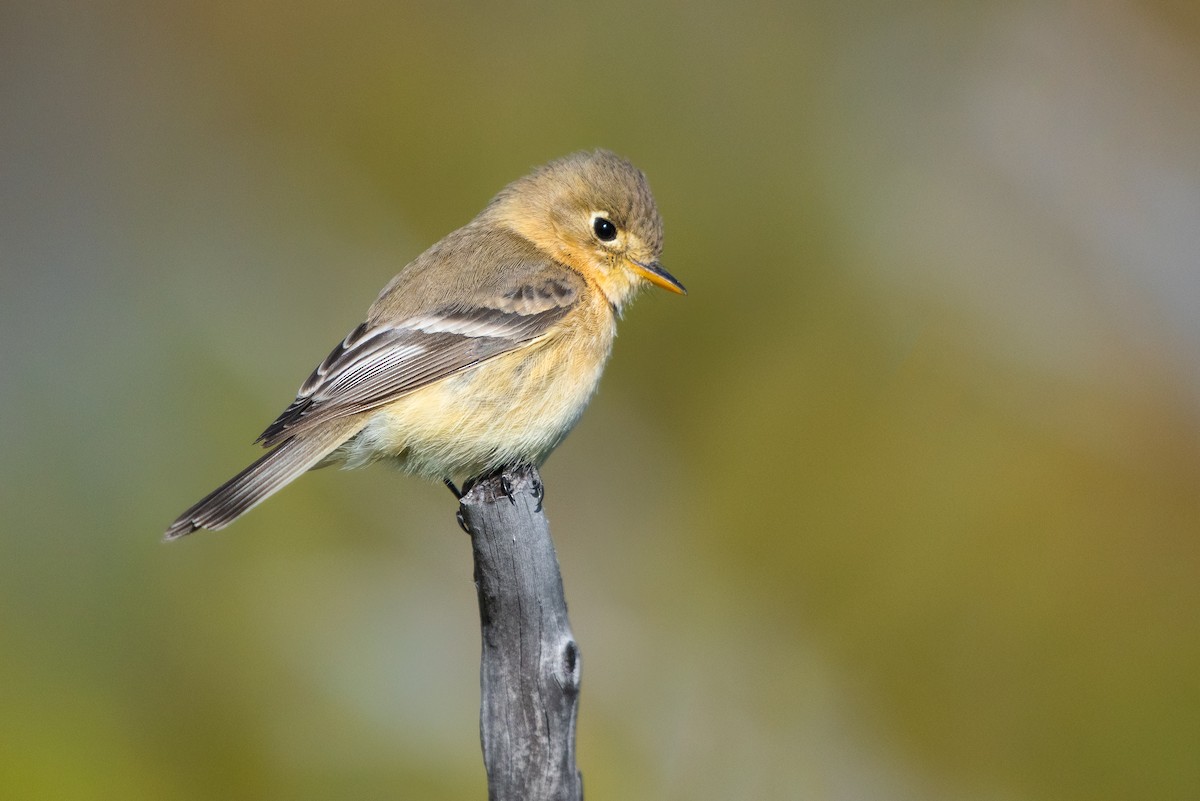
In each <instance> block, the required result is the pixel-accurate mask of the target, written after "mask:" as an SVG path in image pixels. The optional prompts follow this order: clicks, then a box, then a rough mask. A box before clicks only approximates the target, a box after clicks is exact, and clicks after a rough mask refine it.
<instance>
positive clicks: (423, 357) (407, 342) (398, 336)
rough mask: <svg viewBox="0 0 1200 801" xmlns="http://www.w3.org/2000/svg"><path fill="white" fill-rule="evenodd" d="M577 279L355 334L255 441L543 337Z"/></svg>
mask: <svg viewBox="0 0 1200 801" xmlns="http://www.w3.org/2000/svg"><path fill="white" fill-rule="evenodd" d="M582 290H583V279H582V278H581V277H579V276H578V275H576V274H575V273H573V272H571V271H569V270H566V269H561V270H554V271H550V272H547V271H545V270H541V271H538V272H537V273H534V274H527V275H526V276H523V277H520V278H519V279H517V280H513V281H511V282H510V286H509V287H507V288H506V289H505V290H504V291H503V292H499V293H495V294H490V293H489V297H487V298H486V299H482V300H481V299H476V300H474V301H473V302H468V303H458V304H454V305H450V306H447V307H444V308H441V309H438V310H436V311H432V312H429V313H428V314H420V315H412V316H408V317H405V318H403V319H400V320H395V321H376V322H366V323H363V324H361V325H360V326H358V327H357V328H355V329H354V330H353V331H351V332H350V334H349V335H348V336H347V337H346V338H345V339H344V340H342V342H341V343H340V344H339V345H338V346H337V347H335V348H334V349H333V351H332V352H330V354H329V355H328V356H327V357H325V360H324V361H323V362H321V363H320V364H319V365H317V369H315V370H314V371H313V372H312V375H310V376H309V377H308V380H307V381H305V382H304V384H303V385H301V387H300V391H299V392H298V394H297V396H296V400H295V401H293V402H292V404H291V405H290V406H289V407H288V408H287V409H285V410H284V412H283V414H281V415H279V417H278V418H276V420H275V422H273V423H271V425H269V426H267V429H266V431H264V432H263V433H262V435H261V436H260V437H259V438H258V441H259V442H261V443H262V444H263V446H264V447H268V448H269V447H272V446H274V445H276V444H278V443H280V442H282V441H284V440H285V439H287V438H288V437H290V436H292V435H294V434H297V433H300V432H301V431H302V430H306V429H309V428H310V427H311V426H313V425H315V424H317V423H320V422H322V421H326V420H330V419H333V418H339V417H345V416H347V415H353V414H358V413H360V412H365V411H369V410H371V409H375V408H378V407H379V406H382V405H384V404H386V403H388V402H390V401H393V400H395V399H396V398H398V397H399V396H401V395H404V394H405V393H408V392H412V391H413V390H415V389H418V388H420V387H422V386H425V385H426V384H429V383H431V382H433V381H437V380H438V379H441V378H445V377H446V376H448V375H451V374H453V373H456V372H458V371H460V370H464V369H466V368H468V367H471V366H472V365H476V364H479V363H480V362H482V361H484V360H486V359H490V358H492V357H493V356H498V355H499V354H501V353H506V352H508V351H511V350H515V349H516V348H519V347H521V346H523V345H525V344H527V343H529V342H530V341H532V340H535V339H537V338H538V337H540V336H542V335H544V334H545V333H546V332H547V331H548V330H549V329H550V327H551V326H553V325H554V324H555V323H556V322H558V321H559V320H561V319H562V318H563V316H564V315H566V314H567V312H568V311H570V310H571V308H572V307H573V306H575V304H576V303H577V302H578V301H579V297H580V294H581V292H582Z"/></svg>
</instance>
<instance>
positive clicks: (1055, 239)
mask: <svg viewBox="0 0 1200 801" xmlns="http://www.w3.org/2000/svg"><path fill="white" fill-rule="evenodd" d="M1197 98H1200V14H1197V12H1196V10H1195V6H1194V4H1191V3H1183V2H1168V1H1167V0H1160V2H1151V3H1141V4H1129V3H1122V2H1111V3H1103V4H1096V5H1093V6H1084V5H1082V4H1073V3H1068V2H1052V3H1043V4H1034V3H975V4H953V3H945V2H935V1H934V0H927V2H923V3H915V4H905V5H903V6H895V5H893V4H885V3H869V2H851V3H832V2H814V3H807V4H780V3H765V2H761V3H743V4H736V5H735V4H720V3H713V2H700V3H666V4H656V5H644V4H637V3H617V4H612V3H610V4H607V5H600V6H597V5H595V4H588V5H585V4H578V3H548V2H545V3H524V4H516V5H509V6H504V7H500V6H493V5H488V4H476V3H466V2H459V3H439V4H428V5H422V6H413V5H409V4H387V3H358V4H318V3H301V4H286V5H285V4H279V3H250V4H241V5H238V4H228V5H221V4H207V3H204V4H202V3H193V4H174V5H169V6H162V5H155V4H149V3H135V2H131V3H123V4H104V3H99V4H59V3H56V2H49V3H37V4H34V3H20V2H18V3H10V4H7V5H6V6H4V8H3V9H0V137H2V138H0V341H2V342H3V343H4V347H3V348H0V376H3V378H2V379H0V450H2V452H3V453H4V455H5V457H6V458H5V460H4V463H3V467H0V471H2V472H0V521H3V522H2V523H0V526H2V532H3V533H2V537H0V797H4V798H19V799H43V798H44V799H64V798H70V799H91V798H96V799H108V798H121V799H130V798H153V799H160V798H172V799H176V798H178V799H189V798H195V799H211V798H229V799H239V798H246V799H310V798H311V799H326V798H356V799H373V798H397V797H400V798H423V799H440V798H446V799H450V798H456V799H457V798H468V797H483V795H484V779H483V775H482V768H481V760H480V757H479V751H478V739H477V737H478V735H477V730H476V714H477V703H478V696H477V656H478V650H477V640H476V638H477V637H478V631H477V619H476V617H475V615H476V612H475V608H474V604H475V600H474V593H473V589H472V586H471V581H470V575H471V574H470V564H469V559H470V557H469V548H468V546H467V543H466V542H465V540H464V539H463V537H462V536H461V534H460V533H459V532H458V530H457V528H456V527H455V526H454V523H453V509H454V506H453V503H452V502H451V499H450V497H449V496H448V494H447V493H446V492H445V491H444V490H443V489H441V488H440V487H432V486H426V485H423V484H421V483H419V482H416V481H413V480H410V479H406V478H402V477H399V476H397V475H395V474H392V473H389V472H388V471H387V470H385V469H381V468H376V469H371V470H366V471H360V472H356V473H337V472H332V471H324V472H321V473H317V474H314V475H312V476H307V477H305V478H304V479H302V480H301V481H299V482H297V484H296V485H295V486H293V487H292V488H290V489H289V490H287V491H286V492H284V493H282V494H281V495H279V496H278V497H276V498H274V499H272V500H271V502H270V503H268V504H266V505H265V506H264V507H262V508H261V509H259V510H257V511H255V512H254V513H253V514H252V515H250V516H248V517H247V518H245V519H244V520H242V521H239V522H238V524H237V525H236V526H235V527H234V528H233V529H232V530H230V531H229V532H226V533H220V534H211V533H209V534H200V535H197V536H195V537H192V538H190V539H189V540H188V541H185V542H183V543H181V544H177V545H173V546H163V545H160V544H159V543H158V541H157V539H158V535H159V532H160V531H161V530H162V528H163V527H164V526H165V525H166V524H167V523H168V522H169V521H170V520H171V519H172V518H173V517H174V516H175V515H176V514H177V513H178V512H179V511H180V510H181V509H182V508H183V507H185V506H186V505H188V504H189V503H190V502H192V501H193V500H195V499H196V497H198V496H199V495H200V494H202V493H203V492H205V491H207V490H208V489H210V488H211V486H213V485H215V484H216V483H217V482H218V481H220V480H222V479H224V478H225V477H227V475H228V474H231V473H232V472H233V471H234V470H236V469H237V468H239V467H241V466H242V464H243V463H244V462H246V461H248V460H249V459H250V458H252V456H253V453H254V449H253V448H252V447H250V446H249V444H248V442H249V440H250V439H251V438H252V437H253V436H254V435H255V434H257V432H258V431H259V430H260V429H261V427H262V426H263V425H264V424H265V423H266V422H268V421H269V420H270V419H271V418H272V417H273V416H274V414H275V413H277V412H278V411H279V410H280V409H281V408H282V406H284V405H286V403H287V402H288V401H289V400H290V398H291V394H292V392H293V390H294V388H295V387H296V386H297V385H298V383H299V381H300V380H301V379H302V378H303V377H304V376H305V375H306V374H307V372H308V370H309V369H311V367H312V365H313V364H314V363H315V362H316V361H317V360H319V358H320V357H321V356H322V355H323V354H324V353H325V352H326V351H327V350H328V348H329V347H330V346H331V345H332V344H333V343H334V342H335V341H337V340H338V339H339V338H340V337H341V336H343V335H344V333H345V332H346V331H348V330H349V329H350V328H351V327H353V326H354V325H355V324H356V323H357V322H358V321H359V319H360V318H361V315H362V313H363V312H364V310H365V308H366V306H367V305H368V304H369V303H370V301H371V300H372V299H373V298H374V295H375V293H376V292H377V291H378V289H379V288H380V287H381V286H382V285H383V284H384V283H385V282H386V280H387V279H388V278H390V276H391V275H392V274H393V273H394V272H396V270H397V269H399V267H400V266H402V265H403V264H404V263H405V262H406V261H407V260H408V259H410V258H412V257H413V256H415V255H416V254H417V253H418V252H420V250H421V249H422V248H424V247H425V246H427V245H428V244H431V243H432V242H433V241H435V240H436V239H437V238H439V237H440V236H442V235H443V234H444V233H446V232H448V231H449V230H451V229H453V228H454V227H456V226H458V225H460V224H462V223H463V222H465V221H466V220H467V219H469V218H470V217H471V216H472V215H473V214H474V213H475V212H476V211H477V210H478V209H479V208H480V207H481V206H482V205H483V203H484V202H486V200H487V199H488V198H489V197H490V196H491V195H492V194H493V193H494V192H495V191H496V190H498V189H499V188H500V187H501V186H503V185H504V184H505V183H506V182H507V181H509V180H511V179H513V178H515V177H517V176H519V175H521V174H523V173H524V172H525V171H527V170H528V169H529V168H530V167H532V166H534V165H537V164H540V163H543V162H545V161H547V160H549V159H551V158H554V157H557V156H559V155H562V154H564V153H567V152H570V151H572V150H576V149H580V148H590V147H596V146H604V147H609V148H612V149H614V150H616V151H618V152H621V153H623V154H625V155H627V156H629V157H630V158H631V159H633V160H634V161H635V162H636V163H637V164H638V165H639V166H641V167H642V168H643V169H644V170H645V171H646V172H647V174H648V175H649V176H650V179H651V182H652V184H653V185H654V187H655V191H656V195H657V197H658V199H659V203H660V207H661V210H662V212H663V216H664V218H665V220H666V225H667V249H666V253H665V258H664V261H665V263H666V264H667V265H668V267H669V268H670V269H671V270H672V272H673V273H674V274H676V275H678V276H679V277H680V278H681V279H682V280H683V281H684V282H685V283H686V284H687V285H688V287H689V289H690V290H691V294H690V295H689V296H688V297H687V298H686V299H679V298H675V297H668V296H666V295H665V294H651V295H647V296H646V297H645V298H643V299H642V300H640V301H639V302H638V303H637V304H636V305H635V306H634V307H633V309H632V310H631V311H630V313H629V314H628V315H627V319H626V320H625V321H624V323H623V325H622V334H621V337H620V338H619V340H618V343H617V348H616V354H615V358H614V361H613V364H612V365H611V367H610V369H609V372H608V375H607V376H606V378H605V382H604V384H603V387H602V390H601V392H600V394H599V396H598V397H597V399H596V400H595V402H594V403H593V405H592V408H591V409H589V411H588V413H587V414H586V415H585V418H584V421H583V423H582V424H581V425H580V427H579V429H578V430H577V432H576V433H575V434H574V435H573V436H572V438H571V439H570V440H569V441H568V442H567V443H566V445H564V447H563V448H562V449H560V451H559V452H558V453H557V454H556V455H555V456H554V458H553V459H551V461H550V463H549V465H548V466H547V468H546V470H545V478H546V480H547V484H548V488H549V495H548V499H547V507H548V510H549V512H550V514H551V518H552V521H553V524H554V528H555V534H556V539H557V541H558V543H559V550H560V553H559V555H560V559H561V561H562V564H563V571H564V577H565V582H566V588H567V595H568V598H569V599H570V601H571V604H572V616H573V623H574V626H575V629H576V633H577V635H578V636H579V638H580V642H581V645H582V648H583V652H584V657H585V683H584V695H583V705H582V714H581V721H580V724H581V728H580V734H579V736H580V744H579V752H580V760H581V767H582V769H583V772H584V776H585V781H586V784H587V787H588V796H589V798H623V799H624V798H663V799H710V798H711V799H717V798H721V799H726V798H806V799H807V798H853V799H898V798H913V799H917V798H919V799H935V798H945V799H950V798H954V799H958V798H997V799H999V798H1003V799H1089V801H1094V800H1096V799H1127V798H1154V799H1184V798H1196V797H1198V796H1200V761H1198V760H1197V759H1196V754H1197V753H1198V752H1200V638H1198V635H1197V626H1196V623H1197V620H1198V619H1200V581H1197V575H1198V571H1200V536H1198V535H1200V357H1198V356H1197V354H1198V353H1200V322H1198V321H1200V317H1198V316H1197V315H1196V314H1195V308H1196V302H1197V299H1198V298H1200V271H1197V269H1196V265H1197V264H1198V263H1200V240H1198V239H1197V235H1196V232H1197V231H1198V230H1200V167H1198V165H1200V146H1198V145H1197V143H1198V142H1200V102H1198V101H1197Z"/></svg>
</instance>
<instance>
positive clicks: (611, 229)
mask: <svg viewBox="0 0 1200 801" xmlns="http://www.w3.org/2000/svg"><path fill="white" fill-rule="evenodd" d="M592 230H593V231H595V232H596V236H597V237H598V238H599V239H600V241H601V242H611V241H613V240H614V239H616V238H617V226H615V225H613V224H612V220H606V219H605V218H603V217H597V218H596V219H594V220H592Z"/></svg>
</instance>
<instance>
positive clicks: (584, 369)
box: [344, 341, 611, 479]
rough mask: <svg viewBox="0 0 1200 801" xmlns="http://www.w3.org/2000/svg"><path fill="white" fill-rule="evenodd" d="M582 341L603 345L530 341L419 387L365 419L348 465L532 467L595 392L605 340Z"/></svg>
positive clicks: (437, 471)
mask: <svg viewBox="0 0 1200 801" xmlns="http://www.w3.org/2000/svg"><path fill="white" fill-rule="evenodd" d="M589 344H597V345H603V347H602V348H601V349H600V350H599V351H598V350H597V349H596V348H595V347H585V348H569V349H564V348H562V343H561V342H559V343H558V346H557V347H555V346H553V345H552V344H551V343H545V344H543V343H535V344H534V345H531V346H528V347H526V348H522V349H521V350H519V351H515V352H510V353H507V354H504V355H502V356H498V357H496V358H493V359H490V360H488V361H486V362H483V363H482V364H479V365H477V366H476V367H473V368H470V369H468V370H465V371H463V372H461V373H459V374H457V375H453V376H449V377H447V378H444V379H442V380H440V381H437V382H434V383H433V384H430V385H428V386H426V387H422V388H421V389H419V390H416V391H415V392H412V393H410V394H408V395H406V396H404V397H402V398H400V399H398V400H396V401H395V402H393V403H391V404H389V405H387V406H385V407H384V408H382V409H380V410H379V411H378V412H376V413H375V414H374V415H373V416H372V417H371V419H370V420H369V422H368V423H367V425H366V426H365V427H364V428H363V430H362V431H361V432H360V433H359V435H358V436H357V437H355V439H354V440H353V441H351V442H350V443H347V446H346V448H345V451H344V456H345V458H346V461H347V464H348V465H349V466H355V465H357V464H363V463H366V462H370V461H376V460H378V459H391V460H394V461H396V462H397V463H398V464H399V466H400V467H402V468H403V469H405V470H406V471H409V472H412V473H417V474H420V475H425V476H428V477H431V478H457V479H463V478H470V477H473V476H476V475H479V474H481V473H483V472H486V471H488V470H492V469H494V468H497V467H500V466H502V465H505V464H509V463H513V462H532V463H535V464H539V463H541V462H542V461H543V460H544V459H545V458H546V456H548V455H549V454H550V451H552V450H553V449H554V447H555V446H556V445H558V444H559V442H561V441H562V439H563V437H565V436H566V435H567V432H569V431H570V430H571V428H572V427H573V426H574V425H575V423H576V421H577V420H578V419H579V415H580V414H581V413H582V412H583V409H584V407H585V406H587V403H588V400H589V399H590V398H591V396H592V394H593V393H594V392H595V389H596V385H597V383H598V382H599V379H600V373H601V371H602V370H603V367H604V362H605V361H606V359H607V355H608V350H609V346H610V344H611V341H609V342H605V343H589ZM564 350H565V351H566V352H568V353H569V354H570V355H569V356H568V357H567V358H564V357H563V354H564Z"/></svg>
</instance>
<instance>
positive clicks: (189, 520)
mask: <svg viewBox="0 0 1200 801" xmlns="http://www.w3.org/2000/svg"><path fill="white" fill-rule="evenodd" d="M353 433H354V432H353V430H351V431H350V432H346V431H344V430H341V431H338V430H334V431H324V432H318V431H313V432H309V433H306V434H302V435H300V436H298V437H292V438H291V439H289V440H286V441H285V442H284V443H283V444H281V445H280V446H279V447H277V448H275V449H274V450H273V451H271V452H270V453H268V454H267V455H266V456H264V457H262V458H261V459H259V460H258V461H257V462H255V463H254V464H252V465H250V466H249V467H247V468H246V469H245V470H243V471H242V472H240V473H238V474H237V475H236V476H234V477H233V478H231V479H229V480H228V481H226V482H225V483H224V484H222V485H221V486H219V487H217V488H216V489H215V490H213V491H212V492H210V493H209V494H208V495H205V496H204V497H203V498H202V499H200V501H198V502H197V503H196V504H195V505H193V506H192V507H191V508H190V509H188V510H187V511H186V512H184V513H183V514H181V515H180V516H179V519H178V520H176V521H175V522H174V523H172V524H171V526H170V528H168V529H167V533H166V534H165V535H164V536H163V539H164V540H168V541H169V540H177V539H179V538H180V537H184V536H187V535H188V534H191V533H192V532H193V531H195V530H196V529H200V528H208V529H214V530H215V529H221V528H225V527H226V526H227V525H229V524H230V523H232V522H233V521H234V520H236V519H237V518H239V517H241V516H242V515H244V514H245V513H246V512H248V511H250V510H251V509H253V508H254V507H255V506H257V505H258V504H260V503H262V502H263V501H265V500H266V499H267V498H269V497H271V496H272V495H274V494H275V493H276V492H278V491H279V490H281V489H283V488H284V487H285V486H287V484H289V483H290V482H291V481H292V480H293V479H295V478H296V477H297V476H299V475H300V474H301V473H303V472H305V471H306V470H308V469H309V468H312V467H315V466H316V465H317V464H318V463H319V462H320V461H321V460H322V459H324V458H325V457H326V456H328V455H329V454H330V453H332V452H333V451H334V450H336V449H337V447H338V446H339V445H341V444H342V443H343V442H345V441H346V440H347V439H348V438H349V436H351V435H353Z"/></svg>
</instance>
